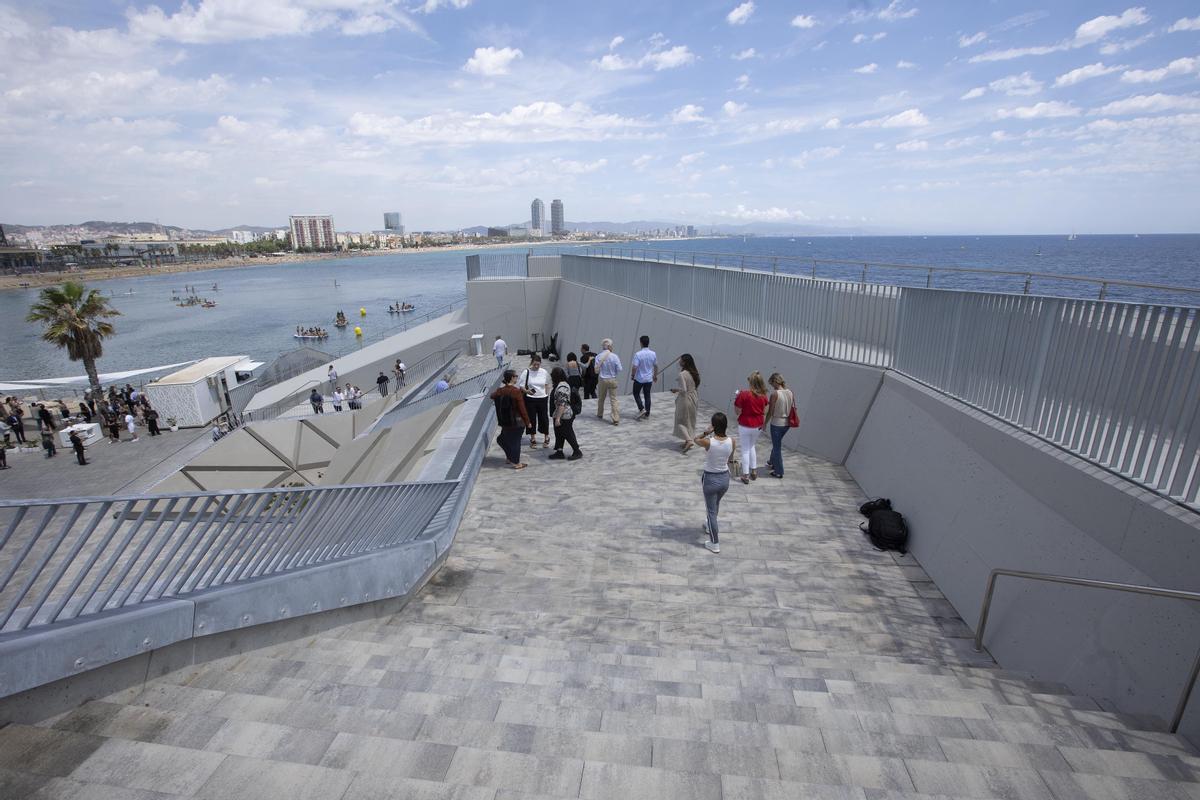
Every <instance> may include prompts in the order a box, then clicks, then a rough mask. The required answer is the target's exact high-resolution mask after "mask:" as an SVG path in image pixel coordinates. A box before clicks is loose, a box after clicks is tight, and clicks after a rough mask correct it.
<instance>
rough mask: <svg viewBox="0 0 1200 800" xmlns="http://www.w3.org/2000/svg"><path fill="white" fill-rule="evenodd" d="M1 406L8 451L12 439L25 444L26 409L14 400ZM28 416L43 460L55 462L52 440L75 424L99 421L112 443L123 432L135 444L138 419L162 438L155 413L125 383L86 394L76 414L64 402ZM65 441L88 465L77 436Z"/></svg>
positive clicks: (0, 456)
mask: <svg viewBox="0 0 1200 800" xmlns="http://www.w3.org/2000/svg"><path fill="white" fill-rule="evenodd" d="M2 405H3V408H2V409H0V418H2V422H0V433H3V436H4V446H5V447H7V446H8V445H9V444H10V443H11V441H12V439H14V438H15V439H16V441H17V442H18V443H25V442H28V438H27V436H26V434H25V409H24V407H23V406H22V405H21V401H20V400H19V399H18V398H16V397H7V398H5V399H4V402H3V404H2ZM31 412H32V413H31V416H32V418H33V420H34V422H35V423H36V424H37V430H38V432H39V434H40V438H41V445H42V449H43V450H45V452H46V458H54V457H55V456H56V455H57V454H58V444H57V442H56V440H55V438H54V437H55V433H56V432H57V431H58V430H59V428H61V427H64V426H67V427H69V426H71V425H72V424H73V423H75V422H82V423H91V422H93V421H94V420H98V421H99V424H100V425H101V426H102V427H103V429H104V430H105V431H106V432H107V434H108V437H109V439H111V440H112V441H113V442H119V441H121V429H122V428H124V429H125V430H126V431H128V433H129V437H130V441H135V442H136V441H138V434H137V425H138V421H139V419H140V420H141V421H142V422H144V423H145V425H146V427H147V429H148V430H149V433H150V435H151V436H160V435H162V431H161V430H160V429H159V427H158V419H159V416H158V411H156V410H155V409H154V407H153V406H151V405H150V400H149V398H147V397H146V395H145V394H144V393H142V392H140V391H139V390H138V389H136V388H134V387H133V386H132V385H131V384H128V383H127V384H125V388H124V389H121V390H120V391H118V390H117V388H116V387H114V386H110V387H109V389H108V393H107V394H105V393H104V392H103V391H93V390H92V389H87V390H85V391H84V393H83V399H82V401H81V402H80V403H79V409H78V412H76V413H72V412H71V409H70V407H69V406H68V405H67V404H66V402H64V401H63V400H57V401H55V402H53V403H50V402H49V401H47V402H41V403H34V404H33V405H32V408H31ZM68 438H69V440H70V442H71V446H72V448H73V449H74V451H75V456H76V458H77V460H78V461H79V464H80V465H85V464H87V463H88V462H87V458H86V457H85V455H84V443H83V439H82V437H81V436H80V435H79V432H78V431H75V430H72V431H71V432H70V433H69V435H68ZM3 450H4V448H3V447H0V468H3V469H7V467H8V464H7V457H6V456H5V455H4V453H3Z"/></svg>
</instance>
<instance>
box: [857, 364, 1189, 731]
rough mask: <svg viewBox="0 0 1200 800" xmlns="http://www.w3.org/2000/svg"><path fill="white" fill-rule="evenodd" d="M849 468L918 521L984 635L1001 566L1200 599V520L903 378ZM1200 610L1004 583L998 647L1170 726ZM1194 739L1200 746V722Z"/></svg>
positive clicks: (930, 562) (879, 405) (1008, 657)
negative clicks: (991, 588)
mask: <svg viewBox="0 0 1200 800" xmlns="http://www.w3.org/2000/svg"><path fill="white" fill-rule="evenodd" d="M846 466H847V467H848V468H849V470H850V472H851V474H852V475H853V476H854V478H855V480H857V481H858V483H859V484H860V485H861V486H862V488H863V489H864V491H865V492H866V494H867V495H870V496H885V497H890V498H891V499H892V501H893V503H894V504H895V506H896V508H897V509H898V510H899V511H900V512H902V513H903V514H904V515H905V517H906V519H907V520H908V522H909V524H910V528H911V536H912V538H911V542H910V546H911V549H912V553H913V555H914V556H916V558H917V559H918V560H919V561H920V562H921V565H922V566H923V567H924V568H925V570H926V571H927V572H928V573H929V574H930V576H931V577H932V578H933V579H934V581H935V582H936V583H937V585H938V588H939V589H941V590H942V592H943V593H944V594H945V595H946V597H947V599H948V600H949V601H950V602H951V603H952V604H953V605H954V607H955V608H956V609H957V610H958V612H959V614H961V615H962V617H963V619H964V620H966V622H967V624H968V625H971V626H972V627H974V625H975V623H976V621H977V620H978V617H979V610H980V606H981V604H982V600H983V592H984V588H985V585H986V582H987V577H988V573H989V572H990V571H991V570H992V569H995V568H1009V569H1022V570H1030V571H1036V572H1051V573H1057V574H1062V575H1072V576H1079V577H1087V578H1097V579H1101V580H1112V581H1120V582H1125V583H1135V584H1143V585H1155V586H1163V587H1167V588H1172V589H1184V590H1189V591H1200V524H1198V522H1197V516H1196V514H1194V513H1193V512H1190V511H1186V510H1185V509H1182V508H1180V507H1179V506H1177V505H1175V504H1174V503H1170V502H1168V501H1164V500H1162V499H1161V498H1159V497H1157V496H1156V495H1153V494H1151V493H1149V492H1147V491H1145V490H1142V489H1139V488H1137V487H1136V486H1134V485H1133V484H1131V483H1130V482H1129V481H1126V480H1123V479H1121V478H1118V477H1116V476H1113V475H1111V474H1110V473H1108V472H1106V471H1104V470H1101V469H1099V468H1097V467H1093V466H1091V465H1089V464H1087V463H1086V462H1084V461H1082V460H1081V459H1078V458H1076V457H1074V456H1071V455H1068V454H1066V453H1064V452H1062V451H1061V450H1059V449H1058V448H1055V447H1052V446H1050V445H1048V444H1045V443H1044V442H1041V441H1039V440H1037V439H1035V438H1033V437H1032V436H1028V435H1026V434H1022V433H1019V432H1017V431H1015V429H1013V428H1012V427H1011V426H1009V425H1006V424H1004V423H1001V422H998V421H996V420H993V419H992V418H990V417H988V416H986V415H984V414H982V413H980V412H977V411H974V410H972V409H970V408H968V407H966V406H964V405H962V404H960V403H957V402H954V401H952V400H950V399H948V398H946V397H944V396H943V395H940V394H938V393H936V392H933V391H932V390H929V389H927V388H925V387H923V386H920V385H919V384H916V383H915V382H913V381H910V380H908V379H906V378H903V377H900V376H897V375H895V374H894V373H889V374H888V375H887V376H886V377H885V378H884V382H883V386H882V387H881V388H880V391H879V395H878V397H877V398H876V400H875V402H874V404H873V405H872V406H871V410H870V413H869V414H868V415H867V419H866V422H865V423H864V424H863V428H862V432H861V434H860V435H859V437H858V439H857V441H856V443H855V445H854V448H853V450H852V452H851V453H850V457H849V459H848V460H847V462H846ZM1192 605H1193V606H1194V605H1195V604H1192ZM1198 611H1200V609H1196V608H1194V607H1189V605H1188V604H1186V603H1185V602H1183V601H1176V600H1164V599H1161V598H1152V597H1142V596H1136V595H1127V594H1119V593H1114V592H1107V591H1101V590H1097V589H1087V588H1082V587H1069V586H1051V585H1046V584H1040V583H1031V582H1028V581H1020V580H1018V579H1013V578H1001V579H1000V581H999V583H998V585H997V591H996V600H995V602H994V604H993V606H992V613H991V619H990V620H989V622H988V629H987V634H986V640H985V645H986V647H987V648H988V649H989V650H990V651H991V653H992V654H993V655H994V656H995V657H996V659H997V661H999V662H1000V664H1002V665H1003V666H1005V667H1009V668H1013V669H1021V670H1028V671H1029V672H1032V673H1033V674H1034V675H1036V676H1037V677H1039V678H1042V679H1046V680H1055V681H1062V682H1065V683H1067V684H1068V685H1069V686H1071V688H1072V689H1073V690H1075V691H1076V692H1079V693H1082V694H1086V695H1089V696H1091V697H1093V698H1095V699H1097V700H1098V701H1099V702H1101V703H1107V704H1108V705H1110V706H1111V707H1113V708H1117V709H1120V710H1122V711H1127V712H1133V713H1147V714H1153V715H1156V716H1159V717H1162V718H1164V719H1169V718H1170V715H1171V713H1172V712H1173V710H1174V706H1175V703H1176V701H1177V700H1178V698H1179V694H1180V690H1181V689H1182V687H1183V684H1184V682H1185V680H1186V678H1187V672H1188V668H1189V667H1190V666H1191V662H1192V658H1193V656H1194V654H1195V652H1196V646H1197V642H1200V613H1198ZM1192 705H1193V707H1196V706H1200V702H1193V703H1192ZM1184 732H1185V733H1187V734H1189V735H1191V736H1192V737H1193V738H1195V737H1197V736H1198V735H1200V708H1193V709H1192V710H1191V712H1190V713H1189V714H1188V716H1187V717H1186V718H1185V729H1184Z"/></svg>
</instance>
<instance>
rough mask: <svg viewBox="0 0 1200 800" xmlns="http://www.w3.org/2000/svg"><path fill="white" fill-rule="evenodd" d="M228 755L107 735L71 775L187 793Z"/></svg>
mask: <svg viewBox="0 0 1200 800" xmlns="http://www.w3.org/2000/svg"><path fill="white" fill-rule="evenodd" d="M225 759H226V756H225V755H224V754H223V753H209V752H205V751H203V750H191V749H187V748H183V747H171V746H169V745H163V744H152V743H150V742H130V741H124V740H121V739H108V740H107V741H105V742H104V744H103V745H101V746H100V747H99V748H98V749H97V750H96V752H94V753H92V755H91V756H90V757H88V759H87V760H86V761H84V762H83V763H82V764H80V765H79V766H78V767H76V768H75V769H74V770H73V771H72V772H71V774H70V775H69V776H68V777H70V778H71V779H72V780H76V781H80V782H83V783H103V784H110V785H112V786H122V787H125V788H127V789H147V790H150V791H160V792H167V793H168V794H184V795H187V794H193V793H195V792H196V791H197V790H198V789H199V788H200V787H201V786H202V785H204V783H205V781H207V780H208V779H209V777H210V776H211V775H212V774H213V773H214V772H216V771H217V769H218V768H219V767H220V766H221V765H222V764H223V763H224V761H225Z"/></svg>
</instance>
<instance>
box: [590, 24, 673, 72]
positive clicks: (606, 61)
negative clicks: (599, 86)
mask: <svg viewBox="0 0 1200 800" xmlns="http://www.w3.org/2000/svg"><path fill="white" fill-rule="evenodd" d="M624 41H625V37H623V36H616V37H614V38H613V40H612V41H611V42H609V43H608V49H609V50H613V49H615V48H616V47H618V46H619V45H621V44H622V43H624ZM668 44H670V42H669V41H668V40H667V38H666V37H665V36H663V35H662V34H661V33H656V34H654V35H653V36H651V37H650V50H649V51H648V52H647V53H646V54H645V55H644V56H642V57H641V58H639V59H636V60H635V59H632V58H625V57H624V56H622V55H619V54H617V53H607V54H605V55H604V56H601V57H600V58H598V59H595V60H594V61H592V66H594V67H596V68H597V69H602V70H605V71H606V72H617V71H620V70H627V69H638V68H639V67H651V68H652V69H653V70H654V71H655V72H662V71H663V70H665V69H675V68H676V67H683V66H687V65H688V64H692V63H694V62H695V61H696V54H695V53H693V52H692V51H691V50H689V49H688V47H687V45H676V46H675V47H671V48H667V45H668Z"/></svg>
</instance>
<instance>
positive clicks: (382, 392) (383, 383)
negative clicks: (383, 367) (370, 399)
mask: <svg viewBox="0 0 1200 800" xmlns="http://www.w3.org/2000/svg"><path fill="white" fill-rule="evenodd" d="M375 385H376V386H378V387H379V396H380V397H387V396H388V376H387V375H384V374H383V372H382V371H380V373H379V377H378V378H376V379H375Z"/></svg>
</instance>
